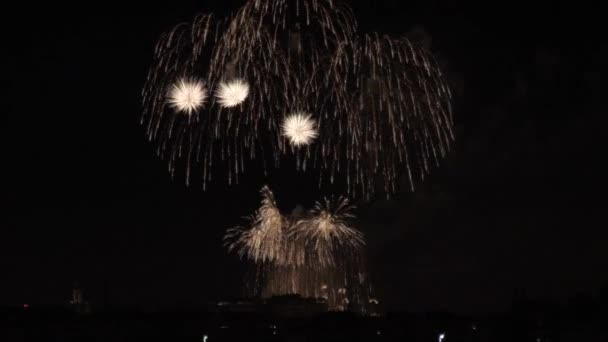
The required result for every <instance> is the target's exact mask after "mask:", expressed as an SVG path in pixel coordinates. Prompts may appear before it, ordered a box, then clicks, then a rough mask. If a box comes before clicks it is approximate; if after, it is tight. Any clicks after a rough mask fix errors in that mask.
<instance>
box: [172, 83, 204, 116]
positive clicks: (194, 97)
mask: <svg viewBox="0 0 608 342" xmlns="http://www.w3.org/2000/svg"><path fill="white" fill-rule="evenodd" d="M167 97H168V103H169V105H170V106H171V107H173V108H174V109H175V111H176V112H182V113H186V114H188V115H190V114H192V113H193V112H196V111H198V110H199V109H200V108H202V107H203V106H204V105H205V102H207V98H208V97H209V95H208V92H207V88H205V85H204V84H203V82H201V81H197V80H186V79H183V78H182V79H180V80H179V81H178V82H177V83H175V84H174V85H173V86H172V87H171V90H169V94H168V96H167Z"/></svg>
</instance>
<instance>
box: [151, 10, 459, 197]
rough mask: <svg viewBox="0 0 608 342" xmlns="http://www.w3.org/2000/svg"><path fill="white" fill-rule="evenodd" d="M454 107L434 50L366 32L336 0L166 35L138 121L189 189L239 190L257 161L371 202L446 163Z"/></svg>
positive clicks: (249, 13)
mask: <svg viewBox="0 0 608 342" xmlns="http://www.w3.org/2000/svg"><path fill="white" fill-rule="evenodd" d="M197 80H198V81H197ZM450 99H451V94H450V90H449V87H448V86H447V84H446V82H445V80H444V77H443V75H442V73H441V70H440V68H439V66H438V63H437V62H436V61H435V59H434V58H433V56H432V54H430V53H429V52H428V51H426V50H425V49H424V48H422V47H419V46H416V45H415V44H414V43H412V42H411V41H410V40H409V39H408V38H406V37H402V38H392V37H388V36H383V35H380V34H375V33H373V34H361V33H359V32H358V29H357V21H356V20H355V18H354V15H353V13H352V10H351V9H350V8H349V7H348V6H346V5H344V4H341V3H339V2H338V1H335V0H298V1H293V0H249V1H246V2H245V4H244V5H243V6H242V7H240V8H239V9H238V10H237V11H236V12H234V13H233V14H231V15H229V16H227V17H225V18H217V17H215V16H214V15H212V14H200V15H198V16H196V17H195V18H194V19H193V20H192V21H191V22H189V23H184V24H180V25H178V26H176V27H175V28H173V29H171V30H170V31H168V32H167V33H166V34H164V35H163V36H162V37H161V39H160V40H159V42H158V45H157V48H156V51H155V55H154V61H153V65H152V67H151V69H150V72H149V75H148V79H147V82H146V85H145V87H144V90H143V105H144V114H143V116H142V123H143V124H144V126H145V128H146V130H147V135H148V138H149V139H150V140H151V141H152V142H154V143H155V144H156V146H157V152H158V154H159V155H160V156H161V157H162V158H163V159H166V160H167V161H168V163H169V170H170V171H171V174H172V175H174V174H175V172H176V169H180V170H181V169H185V174H186V182H187V183H188V184H190V183H191V179H192V178H193V177H196V178H197V179H198V181H197V182H200V183H201V184H202V187H203V188H205V187H206V185H207V184H209V183H210V182H211V181H212V179H214V177H225V178H226V180H227V182H228V183H229V184H234V183H237V182H238V181H239V177H240V176H242V175H243V173H245V169H246V168H248V167H251V166H253V165H256V166H259V165H260V162H261V163H262V164H263V169H264V170H277V169H279V168H284V167H294V168H296V169H297V170H300V171H303V172H304V171H305V172H315V173H317V174H318V179H319V186H322V185H327V184H335V183H336V181H337V180H340V181H341V182H342V180H343V182H344V183H345V186H344V188H345V193H346V194H347V195H348V196H349V197H351V198H352V197H365V198H370V197H372V196H374V195H375V194H376V193H377V192H383V193H386V194H388V195H390V194H394V193H396V192H397V190H398V189H397V185H398V184H399V177H401V176H402V175H405V176H406V177H407V178H408V179H409V184H410V185H411V187H412V189H413V186H414V184H415V183H416V182H417V181H418V180H421V179H423V178H424V176H425V175H426V174H428V172H429V171H430V170H431V169H432V168H433V167H434V166H435V165H438V163H439V162H440V160H441V159H442V158H443V157H444V156H445V154H446V153H447V151H448V150H449V148H450V145H451V142H452V140H453V133H452V126H453V121H452V114H451V107H450ZM294 161H295V162H294ZM216 166H218V167H216Z"/></svg>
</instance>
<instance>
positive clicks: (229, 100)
mask: <svg viewBox="0 0 608 342" xmlns="http://www.w3.org/2000/svg"><path fill="white" fill-rule="evenodd" d="M247 96H249V84H247V82H245V81H243V80H241V79H237V80H233V81H230V82H221V83H220V85H219V89H218V90H217V92H216V93H215V97H216V98H217V101H218V102H219V104H220V105H221V106H222V107H224V108H233V107H236V106H238V105H240V104H242V103H243V102H245V100H246V99H247Z"/></svg>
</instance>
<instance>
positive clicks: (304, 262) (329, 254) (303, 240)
mask: <svg viewBox="0 0 608 342" xmlns="http://www.w3.org/2000/svg"><path fill="white" fill-rule="evenodd" d="M261 194H262V202H261V205H260V208H259V209H258V210H257V211H256V213H255V214H254V215H253V217H252V218H250V220H249V226H248V227H236V228H231V229H228V230H227V232H226V235H225V237H224V241H225V245H226V247H227V248H228V250H229V251H231V252H234V253H236V254H237V255H239V256H240V257H241V258H243V259H246V260H248V261H250V262H251V263H252V264H253V265H254V266H255V268H256V269H257V270H258V273H257V274H256V277H255V279H254V280H253V281H254V282H255V283H256V284H254V286H252V288H254V289H260V291H261V292H260V293H258V292H254V293H252V295H262V296H264V297H271V296H276V295H284V294H292V293H297V294H301V295H303V296H306V297H316V298H320V297H324V298H326V299H327V300H328V303H329V305H330V307H331V308H332V309H337V308H338V307H339V306H340V305H342V304H343V301H344V299H345V298H346V297H345V296H346V292H345V291H346V290H345V288H346V287H356V286H357V285H361V284H363V283H364V282H365V279H364V276H363V275H364V272H363V265H362V257H361V253H362V249H363V247H364V245H365V242H364V237H363V234H362V233H361V232H360V231H358V230H357V229H355V228H353V227H352V226H351V225H350V224H349V221H351V220H352V219H354V215H353V214H352V210H353V209H354V207H353V206H352V205H350V203H349V201H348V200H347V199H346V198H344V197H340V198H339V199H337V200H336V199H333V198H329V199H327V198H326V199H324V200H322V201H319V202H317V203H316V205H315V207H314V208H313V209H312V210H310V211H308V212H307V213H306V214H305V215H303V216H301V217H296V216H293V215H292V216H287V217H286V216H283V215H282V214H281V213H280V211H279V209H278V208H277V206H276V202H275V200H274V195H273V194H272V192H271V191H270V189H269V188H268V187H264V188H263V189H262V191H261ZM353 293H354V294H356V295H360V293H359V292H357V291H354V292H353ZM355 297H356V296H355ZM351 300H354V301H357V302H361V303H362V302H364V301H365V299H364V298H351Z"/></svg>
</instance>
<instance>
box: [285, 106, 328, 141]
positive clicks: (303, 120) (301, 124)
mask: <svg viewBox="0 0 608 342" xmlns="http://www.w3.org/2000/svg"><path fill="white" fill-rule="evenodd" d="M281 128H282V130H283V132H282V134H283V136H284V137H286V138H287V139H289V142H290V143H291V145H292V146H296V147H298V146H303V145H310V143H312V141H313V140H314V139H315V138H316V137H318V136H319V133H318V132H317V123H316V121H315V120H314V119H312V117H311V115H310V114H307V113H303V112H296V113H294V114H290V115H288V116H287V117H286V118H285V120H284V121H283V124H282V126H281Z"/></svg>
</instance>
